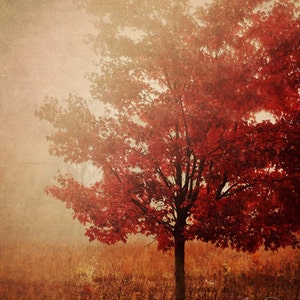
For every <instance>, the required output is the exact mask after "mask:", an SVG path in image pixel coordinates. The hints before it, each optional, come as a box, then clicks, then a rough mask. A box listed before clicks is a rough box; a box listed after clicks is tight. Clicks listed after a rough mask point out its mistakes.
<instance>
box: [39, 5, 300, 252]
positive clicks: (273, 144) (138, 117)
mask: <svg viewBox="0 0 300 300" xmlns="http://www.w3.org/2000/svg"><path fill="white" fill-rule="evenodd" d="M123 2H124V1H123ZM138 3H139V4H137V5H138V6H139V7H140V9H141V11H143V10H145V11H144V14H142V15H143V22H141V23H139V22H140V21H141V20H140V18H139V17H138V16H133V17H132V14H131V13H130V12H129V11H127V10H128V9H129V8H128V7H131V6H130V5H129V6H128V5H127V6H126V5H124V7H123V6H122V9H121V11H122V13H124V16H127V17H124V18H125V19H121V20H118V18H115V21H116V22H117V24H111V23H110V22H108V23H106V24H102V25H105V26H104V27H103V28H105V30H104V29H103V30H104V31H105V33H107V34H108V36H106V35H105V34H104V32H102V33H101V34H100V35H102V36H101V37H102V38H103V43H101V45H100V44H96V47H100V46H101V47H102V46H103V48H101V49H99V53H102V54H103V53H105V55H106V56H107V58H106V60H105V63H103V65H102V66H101V70H100V71H101V72H100V74H99V75H97V74H94V75H93V76H91V78H90V79H91V81H92V96H93V97H94V99H95V100H98V101H100V102H101V103H109V106H107V107H109V109H107V110H106V114H101V115H98V116H97V114H96V112H95V113H93V112H92V111H91V109H90V106H89V104H88V103H87V102H85V101H84V100H83V99H81V98H80V97H76V96H72V95H71V96H70V97H69V99H68V100H67V101H66V102H65V103H64V104H62V105H60V104H59V102H58V101H57V100H55V99H48V100H47V101H46V102H45V104H44V106H43V107H42V108H40V109H39V110H38V111H37V115H38V116H39V117H41V118H43V119H46V120H48V121H49V122H50V123H51V124H52V125H53V126H54V128H55V129H56V132H54V133H53V134H52V135H50V136H49V138H48V139H49V140H50V141H52V145H51V147H50V150H51V153H52V154H53V155H57V156H63V157H64V158H65V160H67V161H71V162H74V163H81V162H84V161H89V162H91V163H92V164H93V166H95V167H97V168H99V169H100V170H101V171H102V172H103V174H104V175H103V180H102V181H101V182H99V183H96V184H94V185H91V186H85V185H84V184H83V183H81V184H80V183H78V182H76V181H75V180H74V179H73V178H72V177H59V178H58V183H59V185H60V186H59V187H50V188H48V192H49V193H50V194H51V195H53V196H54V197H56V198H58V199H60V200H62V201H64V202H65V203H66V204H67V207H68V208H71V209H72V210H73V211H74V217H75V218H77V219H78V220H79V221H80V222H82V223H84V224H86V225H87V226H88V229H87V231H86V234H87V235H88V236H89V238H90V239H91V240H94V239H97V240H99V241H101V242H104V243H108V244H111V243H115V242H117V241H123V242H125V241H126V239H127V236H128V235H129V234H135V233H143V234H146V235H153V236H155V238H156V239H157V241H158V243H159V248H160V249H163V250H167V249H169V248H171V247H173V246H174V237H175V236H176V237H177V238H178V237H180V238H181V239H186V240H189V239H190V240H192V239H195V238H196V239H201V240H204V241H211V242H213V243H215V244H216V245H217V246H220V247H232V248H237V249H240V250H243V251H246V250H247V251H250V252H253V251H255V250H256V249H257V248H258V247H259V246H261V245H262V244H264V245H265V247H266V248H268V249H276V248H277V247H279V246H281V245H282V246H286V245H288V244H291V245H294V244H295V235H294V233H295V232H297V231H298V230H299V228H300V224H299V221H298V218H297V216H299V214H300V211H299V210H300V208H299V200H298V199H299V198H300V197H299V196H300V195H299V186H300V185H299V154H298V153H299V152H300V145H299V140H300V139H299V76H298V71H299V59H298V57H299V55H298V51H299V43H298V41H297V39H296V37H298V36H299V34H298V31H299V24H298V23H299V22H298V20H297V19H296V16H293V17H292V10H293V6H292V5H291V3H289V2H287V3H286V4H285V5H283V4H282V5H281V4H275V5H274V7H273V8H271V9H270V10H269V11H268V12H267V13H266V14H263V15H262V13H261V12H260V13H258V12H257V10H256V8H257V7H258V6H257V5H259V4H260V3H261V1H246V2H245V5H244V4H243V7H241V4H240V2H239V1H223V2H222V1H221V2H220V1H219V2H218V4H213V5H212V6H211V7H210V8H209V9H208V10H204V9H199V10H196V11H195V12H193V11H194V10H192V9H191V10H188V9H187V10H182V11H181V10H180V9H179V10H178V9H176V14H174V11H175V8H174V7H173V6H172V5H171V2H169V1H163V2H161V3H160V4H158V2H157V4H155V3H153V4H152V5H153V6H155V5H160V6H161V7H162V8H164V9H158V8H157V7H156V9H155V15H157V16H156V17H155V18H154V14H153V11H152V9H154V8H153V7H152V6H151V5H150V4H146V2H143V3H144V4H142V2H138ZM147 3H148V2H147ZM125 4H126V1H125ZM114 5H117V4H114ZM114 5H113V4H112V5H108V6H105V9H104V11H105V10H109V9H113V8H114ZM149 5H150V6H149ZM126 7H127V8H126ZM118 8H119V9H120V7H118ZM126 9H127V10H126ZM173 9H174V10H173ZM123 10H125V11H123ZM104 11H103V13H104ZM146 11H147V13H146ZM183 11H184V12H183ZM151 12H152V14H151ZM101 13H102V10H100V11H99V14H101ZM109 15H110V17H109V18H113V19H114V17H116V15H117V11H114V10H112V11H110V12H109ZM151 15H152V17H151ZM171 16H172V18H175V19H174V20H173V19H172V18H171ZM106 17H107V16H106ZM200 17H201V18H200ZM126 18H128V19H126ZM144 18H145V20H144ZM153 18H154V19H158V20H160V21H159V22H154V21H153ZM278 18H279V19H278ZM104 19H105V18H104ZM99 22H100V23H101V21H99ZM277 23H278V24H277ZM125 25H126V26H133V27H134V30H135V31H136V30H141V32H142V33H143V34H142V36H141V37H140V39H136V40H134V39H131V38H128V37H124V32H123V37H120V30H121V29H122V28H123V29H124V26H125ZM114 35H115V36H114ZM260 111H268V112H270V113H272V114H273V116H274V122H273V123H271V122H268V121H264V122H261V123H259V122H254V121H250V117H253V116H254V115H255V114H256V113H257V112H260Z"/></svg>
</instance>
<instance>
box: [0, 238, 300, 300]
mask: <svg viewBox="0 0 300 300" xmlns="http://www.w3.org/2000/svg"><path fill="white" fill-rule="evenodd" d="M145 244H146V242H145V240H143V241H142V242H141V241H132V242H130V243H129V244H127V245H126V246H125V245H123V244H118V245H116V246H104V245H100V244H96V243H92V244H90V245H82V244H77V245H74V244H73V245H70V244H69V245H68V244H45V243H39V244H29V243H22V244H21V243H10V244H2V246H1V247H0V299H2V300H4V299H9V300H11V299H18V300H21V299H30V300H32V299H45V300H46V299H51V300H56V299H57V300H63V299H97V300H98V299H105V300H114V299H116V300H117V299H118V300H119V299H126V300H133V299H136V300H137V299H148V300H150V299H153V300H154V299H160V300H168V299H173V290H174V283H173V255H172V253H165V254H163V253H161V252H157V250H156V246H155V244H151V245H147V246H145ZM186 271H187V276H186V277H187V299H197V300H211V299H214V300H219V299H220V300H221V299H222V300H231V299H232V300H239V299H241V300H243V299H249V300H251V299H253V300H259V299H262V300H263V299H265V298H266V297H276V298H277V299H280V300H297V299H300V298H299V297H300V288H299V286H300V282H299V275H300V254H299V252H296V251H294V250H291V249H285V250H280V251H278V252H276V253H269V252H268V253H267V252H263V251H260V252H258V253H256V254H255V255H248V254H245V253H236V252H234V251H231V250H221V249H215V248H214V247H213V246H211V245H206V244H202V243H189V244H188V245H187V256H186ZM276 298H274V300H275V299H276Z"/></svg>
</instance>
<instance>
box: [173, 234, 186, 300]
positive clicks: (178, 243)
mask: <svg viewBox="0 0 300 300" xmlns="http://www.w3.org/2000/svg"><path fill="white" fill-rule="evenodd" d="M184 247H185V240H184V239H175V299H176V300H185V273H184Z"/></svg>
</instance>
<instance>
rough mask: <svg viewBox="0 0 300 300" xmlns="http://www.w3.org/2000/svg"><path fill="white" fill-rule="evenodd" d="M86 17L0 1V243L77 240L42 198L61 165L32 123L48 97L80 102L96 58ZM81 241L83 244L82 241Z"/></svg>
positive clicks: (54, 7)
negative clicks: (72, 94) (76, 98)
mask: <svg viewBox="0 0 300 300" xmlns="http://www.w3.org/2000/svg"><path fill="white" fill-rule="evenodd" d="M92 30H93V27H92V24H91V22H90V21H89V19H88V16H87V15H86V14H85V13H84V11H81V10H80V9H79V8H77V7H76V6H75V4H74V3H73V2H72V0H62V1H59V0H14V1H9V0H0V63H1V70H0V122H1V123H0V124H1V127H0V139H1V143H0V179H1V186H0V205H1V210H0V238H1V239H2V241H3V240H8V241H9V240H15V239H29V240H40V239H43V240H45V241H48V240H49V241H50V240H51V241H53V240H55V241H58V240H64V239H65V240H70V239H73V238H74V239H78V240H80V239H81V237H82V236H83V227H82V225H80V224H78V222H77V221H74V220H73V219H72V217H71V213H70V212H69V211H68V210H66V208H65V206H64V204H63V203H61V202H60V201H58V200H55V199H53V198H50V197H48V196H46V195H45V193H44V188H45V187H46V186H47V185H49V184H52V183H54V181H53V179H52V178H53V176H55V175H56V172H57V170H58V169H60V168H61V167H62V162H61V161H60V160H59V159H57V158H53V157H51V156H50V155H49V153H48V143H47V141H46V139H45V136H46V135H47V134H48V133H49V132H50V130H51V128H50V126H48V125H47V124H45V123H43V122H41V121H40V120H39V119H38V118H36V117H35V116H34V110H35V109H36V108H37V107H38V106H39V105H41V104H42V102H43V101H44V99H45V97H46V96H53V97H57V98H59V99H64V98H67V96H68V94H69V93H70V92H73V91H76V92H77V93H78V94H79V95H82V96H86V95H88V92H89V82H88V80H87V79H85V74H86V73H88V72H91V71H93V70H95V66H94V64H93V60H94V59H95V55H94V53H93V52H92V50H90V48H89V47H88V45H86V44H85V43H84V42H83V37H84V35H85V34H88V33H91V32H92ZM86 240H87V238H86Z"/></svg>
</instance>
